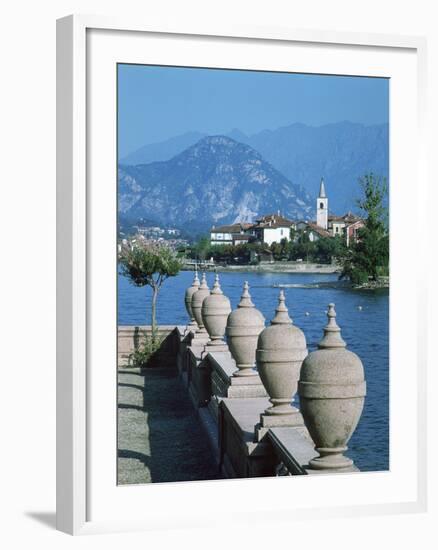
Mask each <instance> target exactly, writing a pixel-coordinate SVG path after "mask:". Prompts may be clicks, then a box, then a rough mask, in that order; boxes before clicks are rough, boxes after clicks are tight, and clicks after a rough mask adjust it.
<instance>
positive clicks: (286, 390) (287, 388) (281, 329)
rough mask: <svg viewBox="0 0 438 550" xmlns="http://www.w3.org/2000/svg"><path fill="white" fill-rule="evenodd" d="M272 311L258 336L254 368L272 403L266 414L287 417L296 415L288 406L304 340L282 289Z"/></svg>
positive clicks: (301, 358)
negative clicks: (291, 314)
mask: <svg viewBox="0 0 438 550" xmlns="http://www.w3.org/2000/svg"><path fill="white" fill-rule="evenodd" d="M275 311H276V314H275V317H274V318H273V319H272V321H271V325H270V326H269V327H266V328H265V330H264V331H263V332H262V333H261V334H260V336H259V339H258V342H257V354H256V357H257V369H258V371H259V375H260V378H261V380H262V382H263V385H264V386H265V389H266V392H267V394H268V395H269V401H270V402H271V403H272V407H269V408H268V409H266V411H265V414H266V415H288V414H291V413H296V412H298V411H297V409H296V408H295V407H293V406H292V404H291V403H292V399H293V397H294V395H295V393H296V391H297V386H298V378H299V374H300V368H301V365H302V363H303V360H304V358H305V357H306V355H307V346H306V337H305V336H304V334H303V332H302V331H301V330H300V329H299V328H298V327H296V326H295V325H293V323H292V320H291V318H290V317H289V314H288V310H287V307H286V304H285V297H284V292H283V291H282V290H281V291H280V296H279V299H278V307H277V309H276V310H275Z"/></svg>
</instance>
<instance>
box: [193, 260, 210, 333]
mask: <svg viewBox="0 0 438 550" xmlns="http://www.w3.org/2000/svg"><path fill="white" fill-rule="evenodd" d="M209 294H210V289H209V288H208V285H207V279H206V276H205V271H204V273H203V274H202V279H201V284H200V286H199V289H198V290H197V291H196V292H194V293H193V295H192V302H191V305H192V311H193V315H194V317H195V319H196V322H197V324H198V329H197V331H196V334H197V335H200V334H204V335H206V334H207V331H206V330H205V327H204V322H203V320H202V313H201V308H202V302H203V301H204V299H205V298H206V297H207V296H209Z"/></svg>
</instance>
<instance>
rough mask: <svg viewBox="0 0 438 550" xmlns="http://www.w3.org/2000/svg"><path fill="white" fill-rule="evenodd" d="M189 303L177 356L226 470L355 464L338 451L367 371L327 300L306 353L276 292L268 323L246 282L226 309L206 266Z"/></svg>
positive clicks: (230, 473)
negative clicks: (317, 338)
mask: <svg viewBox="0 0 438 550" xmlns="http://www.w3.org/2000/svg"><path fill="white" fill-rule="evenodd" d="M186 307H187V311H188V314H189V319H190V323H189V325H188V326H187V327H186V328H184V329H181V328H176V329H175V331H174V334H175V338H176V339H177V340H178V352H177V365H178V369H179V371H180V374H181V376H182V378H183V380H184V381H185V384H186V385H187V387H188V391H189V394H190V397H191V399H192V402H193V404H194V406H195V407H196V409H197V410H198V412H199V415H200V417H201V419H202V421H203V423H204V425H205V427H206V429H207V434H208V436H209V438H210V441H211V443H212V446H213V448H214V451H215V453H216V456H217V461H218V465H219V467H220V468H221V471H222V474H223V475H224V476H225V477H258V476H272V475H309V474H314V473H320V472H323V473H324V472H325V473H327V472H351V471H356V470H357V468H356V467H355V466H354V464H353V462H352V461H351V460H350V459H349V458H347V457H346V456H344V452H345V451H346V450H347V442H348V440H349V439H350V437H351V435H352V433H353V432H354V430H355V428H356V425H357V423H358V421H359V418H360V415H361V412H362V408H363V404H364V398H365V381H364V372H363V367H362V363H361V361H360V359H359V357H357V355H355V354H354V353H352V352H350V351H348V350H347V349H346V344H345V342H344V341H343V339H342V337H341V334H340V329H339V327H338V325H337V323H336V313H335V309H334V305H333V304H330V305H329V306H328V311H327V315H328V323H327V325H326V327H325V328H324V336H323V338H322V340H321V342H320V344H319V346H318V350H317V351H315V352H312V353H310V354H308V352H307V345H306V339H305V336H304V334H303V332H302V331H301V330H300V329H299V328H298V327H296V326H295V325H294V324H293V322H292V320H291V319H290V317H289V315H288V310H287V308H286V305H285V297H284V294H283V292H282V291H280V295H279V304H278V307H277V310H276V312H275V315H274V318H273V319H272V321H271V324H270V325H269V326H267V327H265V321H264V318H263V316H262V315H261V313H260V312H259V311H258V310H257V309H256V308H255V306H254V304H253V303H252V300H251V296H250V294H249V287H248V285H247V283H245V286H244V289H243V294H242V298H241V301H240V303H239V305H238V307H237V309H236V310H234V311H232V312H231V308H230V306H229V300H228V299H227V298H226V297H225V296H224V295H223V293H222V291H221V289H220V285H219V278H218V276H217V275H216V279H215V284H214V287H213V289H212V291H211V292H210V290H209V289H208V286H207V281H206V277H205V273H204V276H203V278H202V282H201V283H199V280H198V279H197V276H195V280H194V282H193V285H192V287H190V288H189V289H188V290H187V293H186ZM225 336H226V340H227V342H225ZM295 393H298V394H299V396H300V409H298V408H297V407H296V406H294V404H293V397H294V395H295Z"/></svg>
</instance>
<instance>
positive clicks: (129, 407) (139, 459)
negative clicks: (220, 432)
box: [118, 367, 221, 484]
mask: <svg viewBox="0 0 438 550" xmlns="http://www.w3.org/2000/svg"><path fill="white" fill-rule="evenodd" d="M118 430H119V432H118V483H119V484H127V483H131V484H132V483H134V484H138V483H150V482H154V483H157V482H165V481H194V480H206V479H218V478H219V477H221V476H220V474H219V472H218V467H217V465H216V464H215V460H214V456H213V453H212V451H211V449H210V447H209V444H208V438H207V437H206V436H205V433H204V429H203V427H202V425H201V422H200V420H199V418H198V415H197V413H196V412H195V410H194V408H193V405H192V403H191V401H190V398H189V395H188V392H187V388H185V387H184V386H183V384H182V381H181V379H180V378H179V377H178V372H177V369H176V367H175V368H169V367H158V368H150V369H146V370H145V371H143V372H139V370H137V369H123V368H122V369H120V370H119V383H118Z"/></svg>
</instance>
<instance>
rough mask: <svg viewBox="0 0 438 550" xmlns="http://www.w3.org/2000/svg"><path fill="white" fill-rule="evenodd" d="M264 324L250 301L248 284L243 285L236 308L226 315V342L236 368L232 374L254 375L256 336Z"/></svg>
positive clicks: (261, 316)
mask: <svg viewBox="0 0 438 550" xmlns="http://www.w3.org/2000/svg"><path fill="white" fill-rule="evenodd" d="M264 326H265V318H264V317H263V315H262V314H261V313H260V311H259V310H258V309H256V307H255V305H254V304H253V303H252V301H251V295H250V293H249V285H248V283H247V282H245V284H244V285H243V293H242V296H241V298H240V302H239V304H238V306H237V309H235V310H234V311H232V312H231V313H230V314H229V315H228V319H227V328H226V334H227V342H228V346H229V348H230V352H231V355H232V356H233V358H234V360H235V361H236V365H237V368H238V370H237V371H236V372H235V373H234V374H233V376H254V375H256V374H257V372H256V371H255V370H254V367H255V352H256V347H257V338H258V336H259V334H260V332H261V331H262V330H263V328H264Z"/></svg>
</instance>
